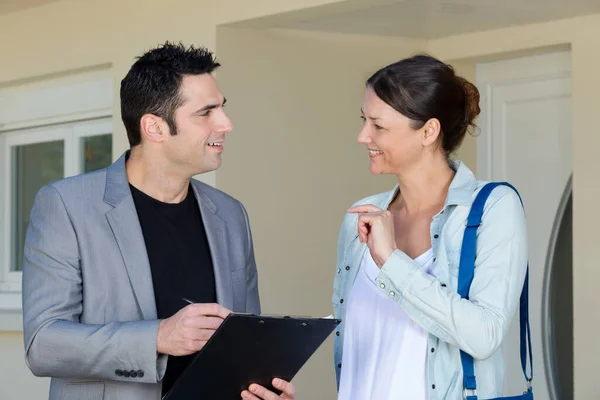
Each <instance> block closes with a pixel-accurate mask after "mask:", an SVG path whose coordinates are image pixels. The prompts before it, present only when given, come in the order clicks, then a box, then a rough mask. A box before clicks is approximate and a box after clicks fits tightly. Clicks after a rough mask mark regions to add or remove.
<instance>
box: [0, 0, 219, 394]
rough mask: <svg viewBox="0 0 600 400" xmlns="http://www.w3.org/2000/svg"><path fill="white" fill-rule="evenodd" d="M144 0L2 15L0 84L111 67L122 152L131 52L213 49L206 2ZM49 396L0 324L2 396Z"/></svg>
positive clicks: (18, 340)
mask: <svg viewBox="0 0 600 400" xmlns="http://www.w3.org/2000/svg"><path fill="white" fill-rule="evenodd" d="M149 3H150V2H147V1H143V0H129V1H127V5H126V6H125V5H124V4H125V3H123V2H121V1H116V0H102V1H98V0H90V1H85V2H84V1H63V2H57V3H53V4H49V5H47V6H42V7H39V8H34V9H30V10H27V11H23V12H19V13H14V14H8V15H5V16H0V54H1V55H2V56H0V57H1V61H0V87H1V86H2V85H4V84H13V83H14V82H15V81H20V80H28V79H43V77H44V76H47V75H51V74H65V73H69V72H71V71H73V70H80V69H87V68H90V67H96V66H101V65H102V66H104V65H110V66H111V68H112V72H113V77H114V82H115V106H114V116H115V118H114V132H115V136H114V140H113V144H114V150H113V153H114V156H115V157H116V156H117V155H120V154H121V152H122V151H124V150H125V149H126V148H127V147H128V145H127V138H126V135H125V133H124V129H123V127H122V124H121V121H120V112H119V106H118V85H119V83H120V80H121V79H122V78H123V76H124V75H125V73H126V72H127V70H128V68H129V66H130V65H131V63H132V62H133V61H134V57H135V56H137V55H139V54H140V52H142V51H143V50H144V49H147V48H150V47H153V46H155V45H157V44H158V43H162V42H164V41H165V40H171V41H179V40H182V41H184V42H186V43H194V44H201V45H205V46H208V47H210V48H213V49H214V43H215V25H214V8H213V6H212V0H174V1H171V2H170V4H169V6H166V5H165V3H163V2H156V3H154V4H153V5H152V6H149V5H148V4H149ZM13 319H14V318H13ZM2 320H4V321H6V318H2ZM14 325H16V324H14V323H11V326H14ZM47 397H48V380H47V379H40V378H35V377H34V376H33V375H32V374H31V372H29V370H28V369H27V367H26V365H25V362H24V356H23V339H22V334H21V333H18V332H2V326H0V399H2V400H21V399H26V400H37V399H45V398H47Z"/></svg>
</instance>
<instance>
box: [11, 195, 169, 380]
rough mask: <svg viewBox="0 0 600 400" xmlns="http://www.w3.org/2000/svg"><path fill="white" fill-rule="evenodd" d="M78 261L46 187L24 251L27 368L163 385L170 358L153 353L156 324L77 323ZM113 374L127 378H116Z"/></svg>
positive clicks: (56, 200)
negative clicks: (159, 382) (161, 383)
mask: <svg viewBox="0 0 600 400" xmlns="http://www.w3.org/2000/svg"><path fill="white" fill-rule="evenodd" d="M79 254H80V252H79V247H78V241H77V236H76V231H75V229H74V227H73V224H72V222H71V220H70V218H69V215H68V212H67V209H66V207H65V205H64V202H63V200H62V198H61V196H60V193H59V192H58V191H57V190H56V188H54V187H53V186H51V185H48V186H45V187H43V188H42V189H41V190H40V191H39V192H38V194H37V196H36V198H35V201H34V204H33V208H32V211H31V217H30V223H29V226H28V228H27V233H26V239H25V248H24V265H23V333H24V344H25V360H26V363H27V366H28V367H29V368H30V369H31V371H32V372H33V374H34V375H36V376H53V377H63V378H86V379H102V380H117V381H127V382H146V383H156V382H158V381H160V380H162V378H163V376H164V373H165V370H166V361H167V356H165V355H160V356H159V355H158V354H157V351H156V340H157V334H158V324H159V321H158V320H146V321H133V322H111V323H109V324H106V325H90V324H83V323H81V322H80V317H81V313H82V309H83V304H82V301H83V296H82V279H83V276H82V273H81V268H80V258H79ZM117 370H120V371H126V373H125V374H120V375H121V376H119V375H118V372H117ZM131 371H135V374H130V373H131ZM123 375H129V376H127V377H126V376H123ZM132 375H135V378H134V377H133V376H132Z"/></svg>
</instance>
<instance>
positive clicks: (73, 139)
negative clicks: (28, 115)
mask: <svg viewBox="0 0 600 400" xmlns="http://www.w3.org/2000/svg"><path fill="white" fill-rule="evenodd" d="M112 130H113V128H112V121H111V119H110V118H103V119H99V120H95V121H85V122H76V123H69V124H63V125H59V126H51V127H45V128H35V129H31V130H19V131H16V132H7V133H4V135H5V142H4V155H3V157H2V158H3V159H4V160H5V161H4V179H3V182H4V190H3V192H4V221H6V222H7V223H5V224H4V249H5V251H4V252H3V253H4V257H3V262H2V273H1V277H2V278H1V280H0V292H3V293H14V292H18V293H20V292H21V283H22V273H21V271H15V270H14V269H15V268H14V267H15V264H16V260H15V259H13V254H12V249H13V245H14V240H16V238H15V237H14V236H13V234H12V233H13V232H12V228H13V227H12V224H11V223H10V221H11V218H12V213H13V212H14V204H12V200H13V187H12V186H13V185H12V178H13V176H12V175H13V168H12V167H13V163H14V160H13V152H12V150H13V148H14V147H17V146H23V145H29V144H38V143H47V142H52V141H57V140H62V141H63V142H64V153H63V156H64V177H69V176H74V175H78V174H81V173H82V172H83V171H82V167H83V162H82V156H83V152H82V147H81V144H82V143H81V142H82V139H83V138H86V137H94V136H100V135H107V134H111V135H112ZM111 157H112V155H111Z"/></svg>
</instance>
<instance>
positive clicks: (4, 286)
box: [0, 66, 115, 331]
mask: <svg viewBox="0 0 600 400" xmlns="http://www.w3.org/2000/svg"><path fill="white" fill-rule="evenodd" d="M114 91H115V86H114V85H113V77H112V71H111V69H110V68H106V67H105V66H102V67H101V68H99V69H93V68H92V69H89V70H87V71H79V72H75V73H69V74H64V75H58V76H55V77H50V78H48V77H46V78H43V79H39V80H36V79H32V80H27V81H22V82H16V83H14V84H9V85H5V86H4V87H0V263H1V265H0V331H3V330H20V329H22V322H21V318H20V311H21V309H22V299H21V281H22V279H21V277H22V273H21V272H18V271H12V268H11V265H12V260H11V256H12V255H11V253H12V240H14V239H12V238H11V237H10V236H11V235H10V233H11V228H12V224H11V215H10V212H11V210H10V202H11V200H12V188H11V181H12V172H11V165H10V163H11V161H10V160H11V148H12V147H14V146H17V145H21V144H32V143H40V142H48V141H52V140H64V146H65V152H64V156H65V163H64V168H65V169H64V174H65V176H72V175H75V174H77V173H79V171H80V169H81V163H79V160H78V158H79V154H81V148H80V146H81V138H83V137H86V136H96V135H102V134H107V133H112V132H113V123H112V112H113V94H114ZM114 146H115V142H114V139H113V148H114ZM113 154H114V151H113ZM69 155H70V156H69ZM111 158H112V157H111Z"/></svg>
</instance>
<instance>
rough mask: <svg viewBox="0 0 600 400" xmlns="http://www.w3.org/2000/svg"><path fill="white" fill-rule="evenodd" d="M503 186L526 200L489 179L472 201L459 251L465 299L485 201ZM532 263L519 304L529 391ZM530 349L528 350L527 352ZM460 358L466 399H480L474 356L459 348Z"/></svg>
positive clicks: (461, 292) (523, 357)
mask: <svg viewBox="0 0 600 400" xmlns="http://www.w3.org/2000/svg"><path fill="white" fill-rule="evenodd" d="M500 185H504V186H508V187H510V188H511V189H513V190H514V191H515V192H516V193H517V195H518V196H519V200H521V205H523V200H522V199H521V195H519V192H518V191H517V189H515V188H514V186H512V185H511V184H510V183H507V182H490V183H487V184H486V185H485V186H484V187H483V188H481V190H480V191H479V193H478V194H477V196H476V197H475V200H474V201H473V205H472V206H471V211H470V212H469V216H468V218H467V226H466V228H465V233H464V235H463V242H462V248H461V253H460V265H459V271H458V293H459V294H460V296H461V297H462V298H463V299H468V298H469V289H470V287H471V282H472V281H473V277H474V275H475V253H476V248H477V246H476V243H477V228H479V225H480V224H481V219H482V217H483V210H484V206H485V202H486V200H487V198H488V196H489V195H490V193H491V192H492V190H494V189H495V188H496V187H498V186H500ZM528 301H529V264H527V273H526V274H525V282H524V283H523V290H522V292H521V298H520V307H519V315H520V317H519V325H520V342H521V346H520V347H521V348H520V352H521V367H522V368H523V375H525V379H526V380H527V383H528V391H530V390H531V381H532V380H533V354H532V350H531V329H530V326H529V304H528ZM528 350H529V351H528ZM528 355H529V369H530V371H531V377H529V376H528V375H527V356H528ZM460 359H461V363H462V367H463V386H464V393H465V398H466V400H477V382H476V380H475V368H474V366H473V357H471V356H470V355H469V354H467V353H465V352H463V351H462V350H461V351H460Z"/></svg>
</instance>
